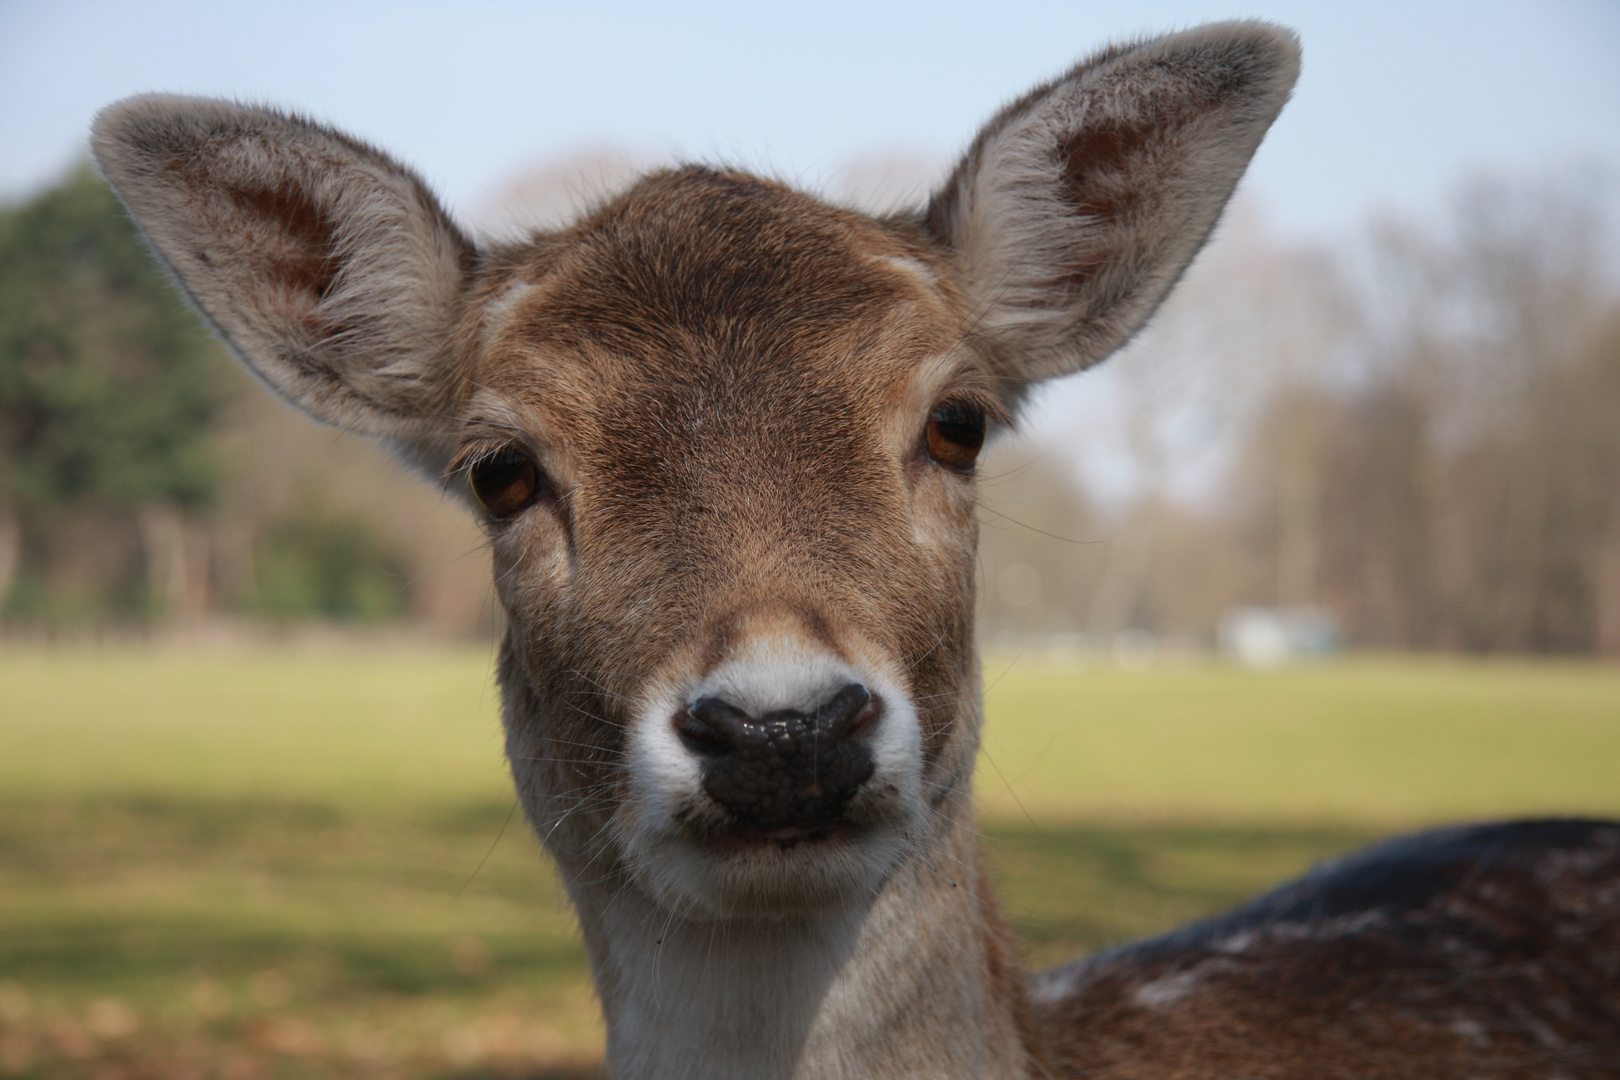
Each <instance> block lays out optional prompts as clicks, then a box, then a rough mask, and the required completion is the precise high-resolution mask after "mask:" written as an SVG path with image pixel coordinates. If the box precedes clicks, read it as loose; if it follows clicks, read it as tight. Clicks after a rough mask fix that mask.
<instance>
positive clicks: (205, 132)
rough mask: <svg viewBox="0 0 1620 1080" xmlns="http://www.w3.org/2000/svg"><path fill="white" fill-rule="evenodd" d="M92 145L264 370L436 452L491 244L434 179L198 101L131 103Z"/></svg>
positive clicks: (312, 404)
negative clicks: (463, 330) (474, 276)
mask: <svg viewBox="0 0 1620 1080" xmlns="http://www.w3.org/2000/svg"><path fill="white" fill-rule="evenodd" d="M91 145H92V147H93V149H94V151H95V156H96V161H97V162H98V163H99V165H100V166H101V171H102V172H103V174H105V176H106V177H107V179H108V181H109V182H110V183H111V184H112V186H113V188H114V189H115V190H116V191H117V192H118V195H119V197H120V198H122V199H123V201H124V204H125V206H127V207H128V208H129V212H130V214H131V215H132V216H133V217H134V218H135V221H136V223H137V224H138V225H139V226H140V227H141V229H142V231H143V232H145V234H146V237H147V239H148V240H149V241H150V243H151V245H152V247H153V248H154V249H156V251H157V253H158V255H159V256H160V257H161V258H162V259H163V261H164V262H166V263H167V264H168V266H169V269H170V270H171V271H172V272H173V273H174V276H175V278H176V279H177V280H178V281H179V283H180V285H181V287H182V288H183V289H184V290H185V292H186V294H187V295H188V296H189V297H190V299H191V301H192V303H193V304H194V305H196V307H197V308H198V310H200V311H201V312H202V313H203V315H204V316H206V317H207V318H208V320H209V321H210V322H212V323H213V325H214V327H215V328H216V329H217V330H218V331H219V332H220V334H221V335H222V336H223V337H224V338H225V340H226V341H227V342H229V344H230V345H231V347H232V348H233V349H234V350H235V351H236V353H237V355H238V356H239V357H241V359H242V361H243V362H244V363H245V364H247V366H248V367H249V368H251V369H252V370H253V372H254V373H255V374H256V375H258V376H259V378H261V379H263V380H264V381H265V382H266V383H267V384H269V386H270V387H271V388H272V389H274V390H275V391H276V392H277V393H279V394H280V395H281V396H283V397H284V398H286V399H287V400H288V401H290V402H291V403H293V404H294V405H296V406H298V407H299V408H300V409H302V410H304V411H305V412H306V413H308V414H309V415H310V416H312V417H314V418H315V419H317V420H320V421H322V422H324V423H328V424H335V425H337V426H340V427H343V428H347V429H350V430H355V431H359V432H363V433H365V434H370V435H376V436H381V437H383V438H385V439H389V440H390V441H393V442H395V443H396V444H398V445H399V447H400V448H401V449H402V450H403V451H404V452H405V453H406V455H407V456H408V457H413V458H415V459H416V461H417V463H418V464H420V465H423V466H424V467H427V468H432V467H433V466H434V465H435V464H436V458H437V457H438V456H439V454H438V453H437V452H436V448H435V446H434V445H433V444H434V443H435V442H436V439H435V436H434V433H435V431H436V430H437V428H438V426H439V425H438V423H437V421H438V418H440V417H442V416H443V415H444V414H445V413H446V412H447V411H449V410H451V409H452V408H453V399H454V398H455V396H456V395H457V394H458V393H459V386H458V385H457V384H458V382H459V380H458V379H457V377H456V362H455V359H456V358H455V342H456V340H457V335H456V332H455V329H454V328H455V326H456V324H457V320H458V315H459V309H460V307H461V302H462V301H461V297H462V295H463V293H464V291H465V287H466V283H467V279H468V267H469V266H470V264H471V259H472V256H473V251H472V247H471V245H470V244H469V243H468V242H467V240H466V239H464V238H463V237H462V235H461V234H460V232H458V231H457V229H456V227H455V226H454V224H452V223H451V221H450V219H449V218H448V217H447V216H446V215H445V213H444V211H443V210H442V209H441V208H440V207H439V205H438V203H437V201H436V200H435V199H434V197H433V196H432V194H431V193H429V191H428V190H427V188H426V186H425V185H423V183H422V182H421V181H420V180H418V179H417V178H416V177H415V176H414V175H413V174H412V173H411V172H409V171H408V170H407V169H405V168H404V167H403V166H401V165H399V164H398V163H396V162H395V161H393V160H392V159H390V158H389V157H387V156H386V155H384V154H382V153H380V152H378V151H377V150H374V149H372V148H371V147H369V146H366V145H364V144H363V143H360V142H357V141H355V140H353V139H350V138H349V137H347V136H345V135H342V134H340V133H338V132H335V131H332V130H330V129H328V128H324V127H321V126H319V125H316V124H312V123H310V122H308V121H305V120H302V119H299V118H297V117H293V116H287V115H284V114H282V113H278V112H274V111H272V110H269V109H260V108H244V107H241V106H236V105H231V104H227V103H225V102H219V101H210V100H205V99H197V98H183V97H166V96H155V95H154V96H146V97H136V98H130V99H128V100H126V101H123V102H120V103H118V104H116V105H113V106H111V107H110V108H108V109H106V110H105V111H104V112H102V113H101V115H100V116H99V117H97V119H96V124H95V129H94V133H93V135H92V139H91Z"/></svg>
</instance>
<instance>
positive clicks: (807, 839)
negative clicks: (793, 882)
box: [706, 818, 867, 851]
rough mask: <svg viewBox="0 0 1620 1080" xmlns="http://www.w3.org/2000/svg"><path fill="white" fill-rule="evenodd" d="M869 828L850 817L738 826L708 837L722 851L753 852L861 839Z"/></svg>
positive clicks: (709, 844) (789, 849) (710, 844)
mask: <svg viewBox="0 0 1620 1080" xmlns="http://www.w3.org/2000/svg"><path fill="white" fill-rule="evenodd" d="M866 831H867V830H866V829H865V828H864V827H862V826H861V825H860V824H858V823H856V822H854V821H850V820H849V819H848V818H838V819H836V820H833V821H822V822H817V823H816V824H813V825H782V826H778V827H776V828H773V829H758V828H736V829H729V830H727V831H725V832H721V833H716V834H715V835H713V836H711V837H709V838H707V841H706V842H707V845H708V846H709V847H711V848H714V849H716V850H719V851H751V850H757V849H760V848H766V847H772V846H775V847H777V848H779V849H780V850H782V851H791V850H792V849H793V848H795V847H797V846H798V845H800V844H817V843H828V842H838V841H853V840H859V839H860V838H861V836H862V834H863V833H865V832H866Z"/></svg>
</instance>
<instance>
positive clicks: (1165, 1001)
mask: <svg viewBox="0 0 1620 1080" xmlns="http://www.w3.org/2000/svg"><path fill="white" fill-rule="evenodd" d="M1202 979H1203V974H1202V972H1200V971H1199V970H1198V969H1197V968H1194V969H1193V970H1192V971H1183V972H1179V973H1177V974H1175V975H1166V976H1165V977H1164V978H1162V979H1154V980H1153V981H1152V982H1150V983H1146V984H1144V985H1142V986H1139V987H1137V988H1136V1003H1137V1004H1138V1005H1141V1006H1142V1007H1144V1008H1148V1009H1163V1008H1167V1007H1168V1006H1171V1005H1174V1004H1175V1003H1176V1002H1178V1001H1180V1000H1181V999H1182V998H1184V997H1186V996H1187V995H1188V994H1191V993H1192V992H1193V991H1194V990H1196V989H1197V988H1198V984H1199V982H1201V981H1202Z"/></svg>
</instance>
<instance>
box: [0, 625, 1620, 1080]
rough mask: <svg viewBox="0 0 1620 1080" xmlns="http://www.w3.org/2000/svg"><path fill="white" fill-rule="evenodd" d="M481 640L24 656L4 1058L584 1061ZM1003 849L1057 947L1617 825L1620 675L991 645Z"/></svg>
mask: <svg viewBox="0 0 1620 1080" xmlns="http://www.w3.org/2000/svg"><path fill="white" fill-rule="evenodd" d="M488 669H489V657H488V655H487V653H485V652H476V651H467V652H450V653H435V652H425V651H424V652H399V651H395V652H365V651H348V652H346V653H344V654H343V655H337V656H316V655H308V654H298V653H282V654H230V655H196V654H192V655H181V654H166V653H162V652H151V653H143V652H136V651H124V652H116V651H115V652H62V653H49V652H28V651H11V652H8V653H5V654H0V1076H8V1077H38V1078H41V1080H43V1078H47V1077H49V1078H52V1080H55V1078H58V1077H66V1078H74V1077H85V1078H95V1080H116V1078H121V1077H122V1078H136V1077H154V1078H156V1077H164V1078H184V1077H213V1076H219V1077H231V1078H241V1080H251V1078H254V1077H340V1076H344V1077H347V1076H378V1077H385V1076H386V1077H401V1078H404V1077H442V1078H445V1080H451V1078H455V1080H473V1078H480V1077H483V1078H494V1077H520V1076H521V1077H531V1078H539V1077H547V1076H550V1077H559V1078H560V1077H584V1076H592V1075H595V1066H594V1062H595V1061H596V1060H597V1059H598V1058H599V1056H600V1038H601V1035H600V1030H599V1021H598V1020H597V1017H596V1013H595V1006H594V1004H593V1003H592V1001H591V999H590V995H589V989H588V982H587V980H586V976H585V971H584V963H583V956H582V952H581V950H580V947H579V945H578V942H577V940H576V937H575V933H574V930H573V922H572V917H571V916H570V915H569V913H568V912H567V909H566V907H565V905H564V903H563V901H562V898H561V896H560V892H559V890H558V888H557V886H556V885H555V883H554V881H553V879H552V876H551V872H550V869H549V867H548V866H547V865H546V863H545V861H544V860H543V859H542V858H541V857H540V856H538V855H537V854H536V852H535V849H534V845H533V843H532V842H531V841H530V840H529V838H528V836H527V833H526V831H525V830H524V828H523V827H522V823H521V820H520V819H519V818H517V817H516V816H514V815H513V813H512V810H513V801H512V798H511V796H510V794H509V793H508V789H507V781H506V778H505V773H504V765H503V763H502V761H501V757H500V741H499V736H498V731H497V727H498V724H497V720H496V697H495V693H494V690H493V688H492V687H491V685H490V683H489V679H488ZM985 679H986V684H987V686H988V687H989V723H990V731H991V734H990V736H989V738H988V740H987V747H986V749H987V753H988V761H987V763H986V765H985V767H984V768H983V769H982V770H981V774H980V796H981V799H982V802H983V805H984V807H985V810H986V821H987V826H986V833H987V839H986V845H987V848H988V849H989V851H990V854H991V857H992V859H993V860H994V861H995V864H996V865H997V866H998V868H999V870H1000V872H1001V875H1002V878H1003V881H1004V882H1005V885H1006V888H1007V892H1008V898H1009V900H1008V908H1009V911H1010V913H1011V914H1012V916H1013V918H1014V919H1015V921H1016V922H1017V925H1018V927H1019V930H1020V931H1021V933H1022V934H1023V935H1024V938H1025V940H1026V942H1028V944H1029V951H1030V957H1031V960H1032V962H1033V963H1036V964H1044V963H1048V962H1056V961H1058V960H1061V959H1066V958H1068V957H1071V956H1073V955H1075V954H1077V953H1080V952H1083V951H1086V950H1088V949H1092V948H1095V947H1097V946H1099V945H1102V944H1106V943H1108V942H1112V941H1118V940H1122V939H1125V938H1129V937H1132V936H1137V935H1140V934H1144V933H1150V932H1152V931H1155V930H1158V929H1162V928H1164V927H1166V926H1169V925H1172V924H1174V923H1176V922H1179V921H1182V920H1184V919H1187V918H1191V917H1194V916H1196V915H1199V914H1202V913H1205V912H1208V911H1212V910H1215V909H1218V908H1220V907H1221V906H1223V905H1226V904H1229V903H1231V902H1233V901H1235V900H1237V899H1240V898H1241V897H1243V896H1246V895H1248V894H1250V893H1252V892H1254V891H1256V890H1258V889H1261V888H1264V887H1265V886H1266V885H1269V884H1271V883H1273V882H1275V881H1277V880H1279V879H1281V878H1283V877H1287V876H1289V875H1291V874H1294V873H1297V872H1298V871H1300V870H1302V869H1304V868H1305V867H1306V866H1308V865H1309V864H1310V863H1311V862H1313V861H1315V860H1317V859H1320V858H1322V857H1325V856H1327V855H1330V854H1333V853H1335V852H1338V851H1342V850H1345V849H1346V848H1349V847H1353V846H1355V845H1357V844H1360V843H1363V842H1365V841H1367V840H1369V839H1372V838H1374V837H1376V836H1377V835H1380V834H1382V833H1384V832H1387V831H1389V830H1391V829H1394V828H1399V827H1404V826H1412V825H1420V824H1424V823H1428V822H1431V821H1439V820H1453V819H1457V818H1464V817H1474V816H1486V815H1500V814H1509V813H1513V814H1518V813H1542V812H1563V813H1569V812H1591V813H1607V814H1620V779H1617V777H1620V669H1617V668H1615V667H1613V666H1609V667H1604V666H1595V665H1579V664H1553V663H1526V662H1502V663H1478V662H1463V661H1450V660H1424V661H1405V660H1357V661H1347V662H1344V663H1341V664H1336V665H1331V666H1325V667H1321V668H1314V669H1298V670H1291V671H1285V672H1279V673H1275V674H1269V675H1265V674H1255V673H1250V672H1245V671H1239V670H1233V669H1226V668H1221V667H1213V666H1211V667H1192V668H1187V669H1178V670H1168V671H1156V672H1120V671H1114V670H1102V669H1098V670H1089V671H1087V670H1072V669H1061V668H1055V667H1043V666H1040V665H1036V664H1032V663H1019V662H1016V661H1015V660H1014V659H1013V658H1010V657H1002V658H992V659H991V660H990V661H988V662H987V664H986V674H985Z"/></svg>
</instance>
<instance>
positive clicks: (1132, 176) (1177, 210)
mask: <svg viewBox="0 0 1620 1080" xmlns="http://www.w3.org/2000/svg"><path fill="white" fill-rule="evenodd" d="M1298 75H1299V45H1298V42H1297V41H1296V40H1295V38H1294V36H1293V35H1292V34H1291V33H1289V32H1288V31H1286V30H1283V29H1281V28H1278V27H1275V26H1270V25H1268V24H1265V23H1256V22H1240V23H1220V24H1216V25H1212V26H1206V27H1201V28H1199V29H1197V30H1193V31H1189V32H1187V33H1183V34H1175V35H1172V36H1169V37H1162V38H1157V39H1155V40H1153V41H1148V42H1145V43H1142V44H1137V45H1129V46H1123V47H1116V48H1113V49H1109V50H1107V51H1105V52H1103V53H1101V54H1100V55H1098V56H1095V57H1093V58H1091V59H1090V60H1087V61H1085V62H1084V63H1082V64H1080V65H1079V66H1077V67H1076V68H1074V69H1073V70H1072V71H1070V72H1069V73H1068V74H1067V75H1065V76H1063V77H1062V78H1061V79H1058V80H1056V81H1055V82H1052V83H1048V84H1047V85H1045V86H1040V87H1037V88H1036V89H1035V90H1033V91H1032V92H1030V93H1029V94H1027V95H1025V96H1024V97H1023V98H1022V99H1020V100H1018V101H1016V102H1014V103H1013V104H1011V105H1009V106H1008V107H1007V108H1005V109H1003V110H1002V111H1001V113H1000V114H999V115H998V116H996V117H995V119H993V120H992V121H991V122H990V123H989V124H987V125H986V126H985V128H984V130H983V131H981V132H980V133H979V136H978V138H977V139H976V140H975V142H974V144H973V146H972V148H971V149H970V150H969V151H968V153H967V156H966V157H965V158H964V159H963V161H962V163H961V164H960V165H959V166H958V167H957V169H956V172H955V173H954V174H953V175H952V176H951V178H950V180H949V181H948V182H947V183H946V184H945V186H944V187H943V188H942V189H941V190H940V191H939V192H938V193H937V194H936V195H935V196H934V198H933V201H932V202H931V203H930V205H929V207H928V212H927V223H928V225H929V228H930V230H931V231H932V232H933V233H934V235H935V236H936V237H937V238H938V239H939V240H941V241H942V242H943V243H944V244H945V245H946V246H947V247H948V248H950V250H951V255H952V258H953V259H954V260H955V261H956V264H957V267H958V272H959V274H960V280H962V281H963V282H965V285H966V289H967V299H968V301H969V303H970V304H972V305H973V314H974V316H975V325H976V327H977V329H978V332H979V335H980V339H981V341H982V342H983V343H984V345H985V347H986V350H987V351H988V352H989V354H990V356H991V358H992V360H993V362H994V363H995V364H996V365H997V367H998V368H999V373H1000V374H1001V375H1002V376H1003V377H1004V378H1005V379H1006V381H1007V384H1008V392H1009V396H1015V395H1016V394H1017V393H1018V392H1019V390H1020V389H1022V387H1024V386H1026V385H1027V384H1028V383H1030V382H1033V381H1036V380H1039V379H1047V378H1051V377H1053V376H1055V375H1064V374H1067V373H1069V372H1072V371H1078V370H1080V369H1081V368H1084V367H1088V366H1090V365H1091V364H1094V363H1096V362H1097V361H1099V360H1101V359H1103V358H1104V357H1106V356H1107V355H1108V354H1109V353H1111V352H1113V351H1114V350H1115V349H1117V348H1119V347H1120V346H1121V345H1123V344H1124V343H1125V342H1126V341H1127V340H1128V339H1129V338H1130V336H1131V335H1132V334H1133V333H1135V332H1136V331H1137V330H1138V329H1139V328H1140V327H1141V326H1142V324H1143V323H1144V322H1146V321H1147V319H1148V317H1149V316H1150V315H1152V314H1153V311H1154V309H1155V308H1156V307H1157V306H1158V305H1159V302H1160V301H1162V300H1163V299H1164V297H1165V295H1166V294H1167V293H1168V292H1169V291H1170V288H1171V286H1173V285H1174V284H1175V282H1176V279H1177V278H1178V277H1179V276H1180V275H1181V272H1182V271H1183V270H1185V269H1186V267H1187V264H1188V263H1189V262H1191V261H1192V258H1193V256H1194V255H1195V254H1197V252H1198V249H1199V248H1200V247H1202V246H1203V243H1204V241H1205V239H1206V238H1207V237H1208V236H1209V233H1210V231H1211V230H1212V229H1213V228H1214V226H1215V222H1216V220H1217V219H1218V218H1219V217H1220V213H1221V209H1222V208H1223V207H1224V206H1225V205H1226V201H1227V199H1228V198H1230V196H1231V194H1232V189H1233V188H1234V187H1235V186H1236V184H1237V181H1238V178H1239V177H1240V176H1241V175H1242V174H1243V170H1244V169H1245V168H1246V167H1247V166H1248V163H1249V159H1250V158H1251V157H1252V156H1253V155H1254V152H1255V150H1256V148H1258V147H1259V145H1260V140H1261V137H1262V136H1264V135H1265V133H1266V129H1267V128H1268V127H1270V126H1271V122H1272V121H1273V120H1275V119H1276V117H1277V114H1278V112H1280V111H1281V109H1282V107H1283V104H1284V103H1285V102H1286V101H1287V100H1288V94H1289V91H1290V90H1291V89H1292V88H1293V85H1294V80H1295V79H1296V78H1297V77H1298Z"/></svg>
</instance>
